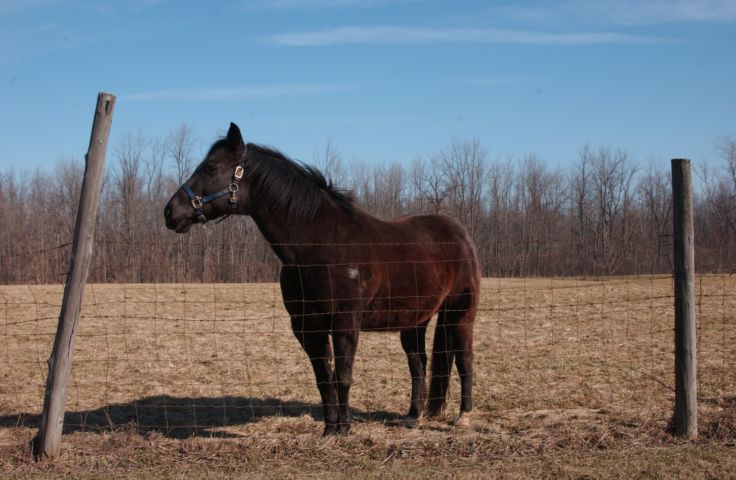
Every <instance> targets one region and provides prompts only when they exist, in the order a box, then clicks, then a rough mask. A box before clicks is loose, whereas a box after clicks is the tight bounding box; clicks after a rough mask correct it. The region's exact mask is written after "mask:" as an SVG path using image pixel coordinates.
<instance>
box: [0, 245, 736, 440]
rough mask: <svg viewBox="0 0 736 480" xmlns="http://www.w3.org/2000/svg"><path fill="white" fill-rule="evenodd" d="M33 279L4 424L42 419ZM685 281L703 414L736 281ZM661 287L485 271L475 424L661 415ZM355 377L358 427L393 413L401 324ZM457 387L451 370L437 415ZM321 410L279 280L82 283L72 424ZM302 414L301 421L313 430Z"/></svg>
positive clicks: (7, 290)
mask: <svg viewBox="0 0 736 480" xmlns="http://www.w3.org/2000/svg"><path fill="white" fill-rule="evenodd" d="M103 248H104V246H103ZM324 248H330V246H324ZM65 249H67V246H66V245H62V246H60V247H58V248H57V249H53V250H49V251H45V252H33V253H29V254H27V255H26V256H25V258H20V257H23V256H22V255H19V258H18V259H16V260H17V261H23V260H26V261H30V260H31V259H35V260H34V261H42V260H43V257H44V256H45V255H60V254H61V253H62V252H63V250H65ZM14 261H15V260H14ZM4 262H5V259H4ZM174 262H175V260H174ZM141 267H142V266H141ZM237 268H246V267H244V266H242V265H240V266H238V267H237ZM30 283H33V282H32V281H30V282H28V284H19V285H7V286H1V287H0V342H1V343H0V345H2V353H0V379H2V388H1V389H0V422H1V423H0V425H2V426H5V427H8V426H16V425H29V426H33V425H36V424H37V422H38V417H39V415H40V413H41V407H42V405H43V393H44V387H45V381H46V374H47V368H48V367H47V364H46V361H47V359H48V357H49V354H50V350H51V347H52V344H53V338H54V334H55V330H56V324H57V321H58V313H59V309H60V303H61V298H62V292H63V286H62V285H61V284H53V285H49V284H43V285H33V284H30ZM696 283H697V293H696V301H697V313H698V338H699V341H698V362H699V397H700V399H701V409H709V408H718V406H719V405H721V404H722V403H723V402H724V401H728V399H731V400H733V392H734V391H736V368H735V367H734V363H733V358H736V294H735V293H734V292H736V277H734V276H732V275H731V276H728V275H700V276H698V277H697V282H696ZM672 285H673V283H672V277H671V276H669V275H639V276H625V277H605V278H598V277H591V278H584V277H552V278H550V277H547V278H500V277H489V278H484V279H483V280H482V285H481V291H480V305H479V311H478V314H477V317H476V321H475V328H474V335H475V339H474V352H475V369H474V375H475V376H474V404H475V414H474V420H473V422H474V425H476V428H481V429H482V428H484V426H485V427H488V428H491V426H492V425H493V422H494V421H495V419H498V418H501V417H502V418H506V419H514V418H521V417H523V416H529V415H531V416H535V415H547V414H548V413H549V412H553V411H561V410H565V411H576V412H581V411H583V410H584V411H586V412H588V413H590V412H593V414H595V412H601V411H603V412H605V411H611V410H615V411H625V412H633V413H635V414H637V415H644V416H647V415H651V416H655V417H657V418H662V417H663V416H666V415H667V414H668V412H669V411H670V410H671V405H672V401H673V398H674V374H673V370H674V366H673V363H674V359H673V313H672V311H673V310H672V308H673V307H672V305H673V298H674V297H673V286H672ZM396 294H397V295H399V294H400V293H399V292H397V293H396ZM433 328H434V322H432V323H431V324H430V330H429V331H428V335H429V336H430V338H431V337H432V335H433V332H432V329H433ZM353 381H354V384H353V388H352V390H351V408H352V410H353V412H354V413H353V418H354V420H355V421H356V423H357V425H358V428H361V425H374V426H375V425H392V424H395V423H397V422H399V421H400V418H401V415H402V414H404V413H406V411H407V409H408V406H409V397H410V391H411V382H410V377H409V372H408V369H407V364H406V355H405V353H404V351H403V350H402V347H401V344H400V342H399V338H398V334H397V333H395V332H392V333H382V332H376V333H373V332H367V333H364V334H362V335H361V337H360V342H359V347H358V351H357V355H356V361H355V368H354V371H353ZM458 397H459V382H458V377H457V374H456V373H455V372H453V378H452V381H451V387H450V399H449V401H448V408H447V412H446V420H447V421H448V422H449V420H451V419H452V417H453V416H455V415H456V414H457V406H458V404H459V398H458ZM545 412H546V413H545ZM321 414H322V408H321V401H320V396H319V393H318V390H317V388H316V386H315V381H314V374H313V372H312V369H311V366H310V363H309V360H308V358H307V356H306V355H305V354H304V352H303V351H302V350H301V348H300V346H299V344H298V342H297V341H296V339H295V338H294V335H293V333H292V331H291V325H290V318H289V316H288V314H287V313H286V310H285V309H284V305H283V301H282V299H281V291H280V287H279V285H278V283H268V282H265V283H150V284H127V283H110V284H101V283H93V284H89V285H88V286H87V290H86V294H85V300H84V305H83V307H82V316H81V322H80V326H79V330H78V338H77V343H76V352H75V355H74V365H73V369H72V382H71V384H70V387H69V392H68V399H67V415H66V420H65V429H66V431H67V432H69V431H97V430H117V429H121V428H126V429H133V430H135V431H139V432H146V431H160V432H164V433H165V434H166V435H169V436H173V437H190V436H233V435H238V436H242V435H248V434H249V433H254V432H256V431H258V425H259V424H260V423H262V422H267V421H269V420H270V419H283V418H287V419H288V418H298V419H309V420H310V422H311V420H312V418H316V419H320V418H321ZM535 418H536V417H535ZM310 422H302V423H299V425H311V426H313V428H314V431H315V432H318V430H319V429H320V428H321V425H320V424H319V423H318V422H311V423H310ZM285 428H288V427H285ZM300 428H301V427H300ZM305 428H312V427H305Z"/></svg>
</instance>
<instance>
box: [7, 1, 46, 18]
mask: <svg viewBox="0 0 736 480" xmlns="http://www.w3.org/2000/svg"><path fill="white" fill-rule="evenodd" d="M54 3H57V2H56V1H55V0H0V17H3V16H6V15H13V14H17V13H22V12H25V11H26V10H32V9H34V8H38V7H45V6H48V5H52V4H54Z"/></svg>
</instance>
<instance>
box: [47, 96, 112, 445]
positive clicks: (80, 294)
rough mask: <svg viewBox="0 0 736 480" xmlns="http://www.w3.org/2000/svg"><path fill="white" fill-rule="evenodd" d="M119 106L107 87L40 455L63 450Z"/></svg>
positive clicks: (90, 155) (91, 152) (90, 153)
mask: <svg viewBox="0 0 736 480" xmlns="http://www.w3.org/2000/svg"><path fill="white" fill-rule="evenodd" d="M114 107H115V96H114V95H111V94H109V93H104V92H100V93H99V94H98V95H97V107H96V108H95V116H94V120H93V123H92V134H91V137H90V140H89V149H88V150H87V155H86V157H85V164H86V165H85V169H84V180H83V182H82V192H81V195H80V198H79V209H78V211H77V222H76V226H75V228H74V240H73V243H72V252H71V258H70V261H69V272H68V273H67V277H66V286H65V287H64V298H63V301H62V303H61V313H60V314H59V324H58V326H57V329H56V338H55V339H54V348H53V350H52V352H51V357H50V358H49V375H48V378H47V379H46V394H45V395H44V400H43V415H42V417H41V426H40V428H39V431H38V436H37V437H36V438H35V439H34V444H33V447H34V454H35V456H36V458H37V459H43V458H53V457H56V456H57V455H58V454H59V446H60V443H61V432H62V429H63V427H64V405H65V403H66V390H67V385H68V384H69V375H70V373H71V365H72V355H73V353H74V342H75V339H76V333H77V324H78V322H79V313H80V310H81V307H82V300H83V298H84V286H85V284H86V283H87V271H88V270H89V264H90V261H91V258H92V244H93V237H94V232H95V220H96V219H97V208H98V206H99V204H100V190H101V189H102V177H103V175H102V173H103V171H104V167H105V152H106V151H107V140H108V137H109V136H110V126H111V124H112V112H113V108H114ZM67 200H70V201H71V200H72V199H67Z"/></svg>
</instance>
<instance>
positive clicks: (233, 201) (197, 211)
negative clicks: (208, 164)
mask: <svg viewBox="0 0 736 480" xmlns="http://www.w3.org/2000/svg"><path fill="white" fill-rule="evenodd" d="M243 157H245V155H243ZM244 173H245V170H244V169H243V167H242V165H238V166H236V167H235V172H233V181H232V182H231V183H230V185H228V186H227V187H226V188H223V189H222V190H219V191H217V192H215V193H210V194H209V195H205V196H204V197H201V196H199V195H197V194H196V193H194V190H192V188H191V187H190V186H189V184H188V183H187V182H184V184H183V185H182V186H181V189H182V190H184V193H186V194H187V197H189V203H191V205H192V208H193V209H194V216H195V217H196V218H197V221H198V222H200V223H203V224H204V223H207V217H206V216H205V214H204V210H203V209H202V207H203V206H204V204H205V203H209V202H212V201H214V200H217V199H218V198H220V197H222V196H225V195H228V194H229V195H230V198H229V203H230V206H231V208H232V212H231V213H229V214H228V215H232V214H233V213H235V208H236V207H237V205H238V198H237V195H236V194H237V192H238V182H239V181H240V179H242V178H243V174H244ZM228 215H226V216H225V217H227V216H228ZM225 217H223V219H224V218H225Z"/></svg>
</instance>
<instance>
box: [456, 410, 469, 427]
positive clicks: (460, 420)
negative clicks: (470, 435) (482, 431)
mask: <svg viewBox="0 0 736 480" xmlns="http://www.w3.org/2000/svg"><path fill="white" fill-rule="evenodd" d="M453 424H454V425H455V426H456V427H469V426H470V412H462V413H461V414H460V416H459V417H457V419H455V421H454V422H453Z"/></svg>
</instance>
